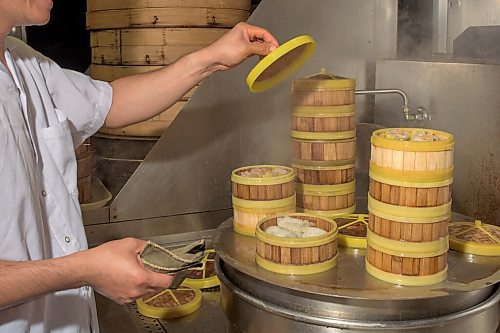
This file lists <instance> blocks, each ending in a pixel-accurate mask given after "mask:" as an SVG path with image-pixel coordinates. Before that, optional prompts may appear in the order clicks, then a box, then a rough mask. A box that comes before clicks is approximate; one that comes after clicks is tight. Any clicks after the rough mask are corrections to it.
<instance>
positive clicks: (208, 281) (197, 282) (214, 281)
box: [183, 249, 220, 289]
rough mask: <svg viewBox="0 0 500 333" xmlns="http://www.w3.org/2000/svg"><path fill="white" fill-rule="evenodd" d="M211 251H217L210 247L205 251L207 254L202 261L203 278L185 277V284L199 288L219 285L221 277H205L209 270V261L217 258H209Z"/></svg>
mask: <svg viewBox="0 0 500 333" xmlns="http://www.w3.org/2000/svg"><path fill="white" fill-rule="evenodd" d="M210 253H215V250H213V249H210V250H207V251H205V256H204V257H203V260H202V263H203V278H201V279H190V278H186V279H184V282H183V285H186V286H189V287H193V288H198V289H207V288H213V287H217V286H219V285H220V281H219V278H218V277H217V275H213V276H209V277H205V275H206V272H207V263H208V262H213V263H214V262H215V259H209V258H208V256H209V254H210Z"/></svg>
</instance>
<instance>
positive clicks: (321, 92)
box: [291, 69, 356, 106]
mask: <svg viewBox="0 0 500 333" xmlns="http://www.w3.org/2000/svg"><path fill="white" fill-rule="evenodd" d="M355 89H356V81H355V80H353V79H348V78H344V77H340V76H336V75H333V74H328V73H327V72H326V71H325V69H321V71H320V73H318V74H314V75H311V76H308V77H306V78H303V79H298V80H293V81H292V94H291V99H292V106H297V105H304V106H320V105H323V106H334V105H352V104H355V97H356V95H355Z"/></svg>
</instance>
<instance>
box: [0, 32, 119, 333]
mask: <svg viewBox="0 0 500 333" xmlns="http://www.w3.org/2000/svg"><path fill="white" fill-rule="evenodd" d="M2 52H4V54H5V57H6V60H7V67H8V69H7V68H5V67H4V66H3V65H1V64H0V91H1V93H0V237H1V242H0V259H1V260H16V261H22V260H40V259H48V258H55V257H60V256H64V255H68V254H71V253H74V252H76V251H81V250H84V249H87V241H86V237H85V232H84V228H83V223H82V217H81V212H80V206H79V203H78V190H77V184H76V180H77V176H76V160H75V153H74V149H75V147H77V146H78V145H80V144H81V143H82V142H83V140H85V139H86V138H87V137H89V136H90V135H92V134H94V133H95V132H96V131H97V130H98V129H99V128H100V127H101V126H102V125H103V123H104V120H105V117H106V115H107V113H108V111H109V109H110V106H111V98H112V90H111V86H110V85H109V84H108V83H106V82H101V81H96V80H92V79H91V78H89V77H87V76H85V75H83V74H81V73H77V72H74V71H70V70H65V69H62V68H60V67H59V66H58V65H57V64H55V63H54V62H53V61H51V60H50V59H48V58H46V57H44V56H43V55H41V54H40V53H38V52H36V51H34V50H33V49H31V48H30V47H29V46H27V45H26V44H24V43H22V42H21V41H19V40H17V39H15V38H12V37H7V40H6V49H5V50H2ZM9 72H10V74H9ZM0 297H1V295H0ZM98 330H99V328H98V325H97V316H96V310H95V303H94V299H93V292H92V290H91V289H90V288H88V287H83V288H79V289H71V290H66V291H62V292H56V293H52V294H48V295H45V296H41V297H38V298H35V299H33V300H30V301H27V302H24V303H22V304H19V305H16V306H12V307H8V308H6V309H2V310H0V333H12V332H37V333H38V332H68V333H69V332H71V333H74V332H97V331H98Z"/></svg>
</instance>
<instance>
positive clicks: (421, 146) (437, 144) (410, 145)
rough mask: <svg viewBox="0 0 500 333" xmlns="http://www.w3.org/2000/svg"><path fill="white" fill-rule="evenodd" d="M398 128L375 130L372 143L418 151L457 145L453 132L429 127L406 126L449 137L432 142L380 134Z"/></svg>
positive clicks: (414, 129) (396, 148)
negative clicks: (391, 137)
mask: <svg viewBox="0 0 500 333" xmlns="http://www.w3.org/2000/svg"><path fill="white" fill-rule="evenodd" d="M398 129H399V128H383V129H379V130H376V131H375V132H373V133H372V137H371V143H372V144H373V145H374V146H377V147H382V148H387V149H393V150H402V151H417V152H430V151H443V150H451V149H453V146H454V145H455V139H454V137H453V135H452V134H450V133H446V132H443V131H437V130H433V129H429V128H404V129H405V130H407V131H429V132H432V133H434V134H438V135H442V136H445V137H448V139H446V140H441V141H432V142H425V141H423V142H419V141H400V140H391V139H386V138H383V137H381V136H380V133H384V132H388V131H391V130H398Z"/></svg>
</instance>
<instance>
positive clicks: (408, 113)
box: [355, 89, 431, 121]
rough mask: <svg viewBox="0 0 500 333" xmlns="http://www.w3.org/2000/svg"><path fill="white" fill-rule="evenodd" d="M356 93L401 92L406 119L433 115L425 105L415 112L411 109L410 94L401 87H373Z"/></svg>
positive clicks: (420, 118) (428, 118)
mask: <svg viewBox="0 0 500 333" xmlns="http://www.w3.org/2000/svg"><path fill="white" fill-rule="evenodd" d="M355 93H356V95H367V94H373V95H375V94H399V95H400V96H401V97H402V98H403V107H402V109H403V115H404V118H405V120H420V121H424V120H430V119H431V117H430V115H429V112H428V111H427V110H426V109H425V108H424V107H423V106H419V107H418V108H417V110H416V111H415V112H412V111H411V110H410V103H409V101H408V95H407V94H406V93H405V92H404V91H403V90H401V89H373V90H356V91H355Z"/></svg>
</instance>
